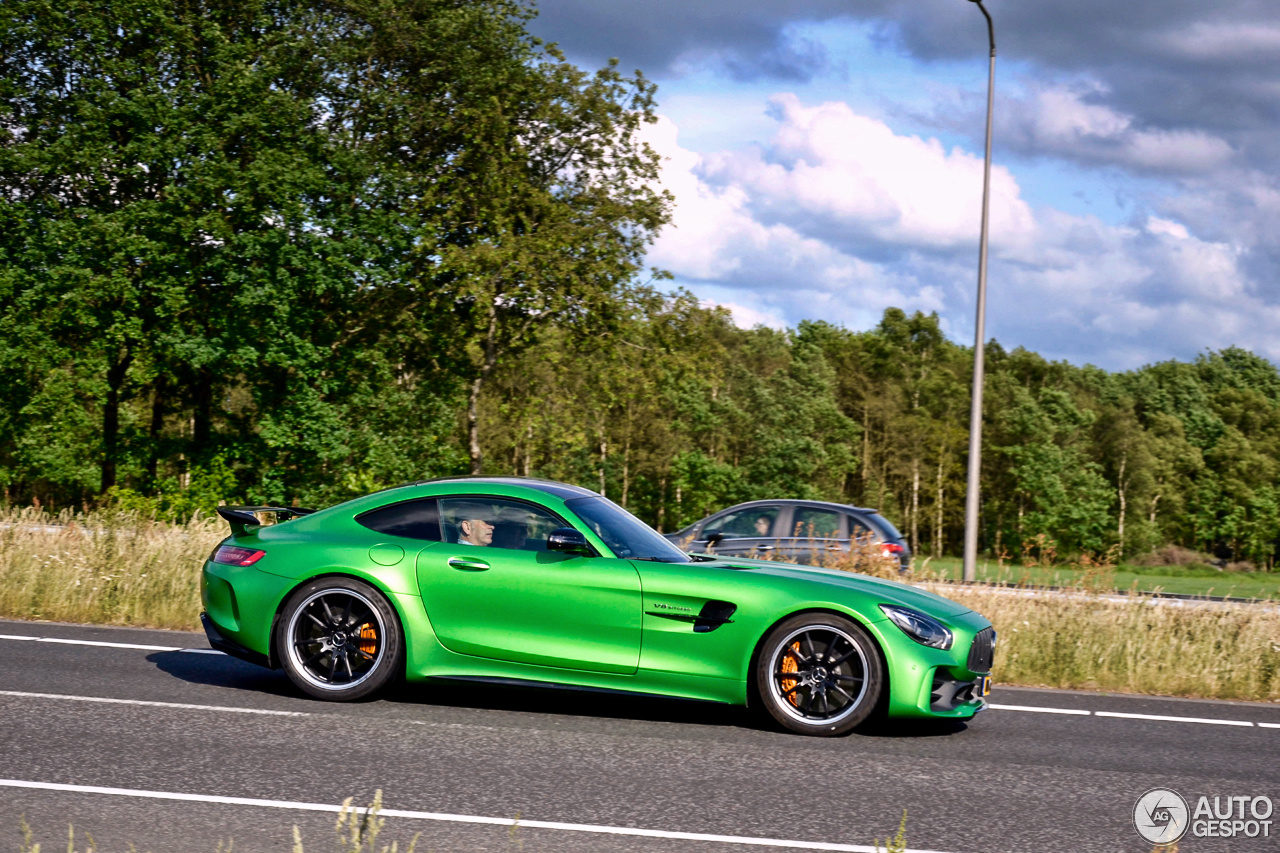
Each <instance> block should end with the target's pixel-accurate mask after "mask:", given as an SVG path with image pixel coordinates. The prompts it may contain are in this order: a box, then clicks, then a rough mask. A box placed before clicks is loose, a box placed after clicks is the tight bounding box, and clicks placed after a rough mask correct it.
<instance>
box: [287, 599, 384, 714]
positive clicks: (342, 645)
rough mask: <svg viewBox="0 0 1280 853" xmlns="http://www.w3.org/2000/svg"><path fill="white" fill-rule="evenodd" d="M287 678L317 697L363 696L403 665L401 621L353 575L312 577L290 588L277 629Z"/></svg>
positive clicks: (346, 699)
mask: <svg viewBox="0 0 1280 853" xmlns="http://www.w3.org/2000/svg"><path fill="white" fill-rule="evenodd" d="M276 632H277V634H276V649H277V654H278V657H279V659H280V662H281V663H282V664H283V666H284V670H285V672H286V673H288V675H289V679H290V680H291V681H292V682H293V683H294V684H296V685H297V686H298V688H299V689H301V690H303V691H305V692H306V693H309V694H311V695H312V696H315V697H317V698H319V699H328V700H331V701H334V702H344V701H348V700H351V699H359V698H361V697H363V696H368V695H369V694H371V693H373V692H374V691H376V690H378V689H379V688H381V687H382V686H383V685H385V684H386V683H387V682H388V681H390V680H392V679H393V678H394V677H395V676H396V675H397V674H398V673H399V672H400V669H401V668H402V663H401V661H402V660H403V658H404V644H403V642H402V641H401V634H400V620H399V619H398V618H397V617H396V612H395V610H394V609H393V608H392V607H391V605H390V604H388V603H387V600H386V599H385V598H383V597H382V595H381V594H380V593H379V592H378V591H377V590H375V589H374V588H373V587H371V586H369V585H368V584H366V583H364V582H362V581H358V580H355V579H354V578H345V577H329V578H320V579H318V580H314V581H312V582H311V583H309V584H307V585H306V586H303V587H302V588H300V589H299V590H298V591H297V592H295V593H294V594H293V595H292V596H291V597H290V599H289V602H288V604H286V605H285V608H284V612H283V613H282V614H281V617H280V621H279V623H277V628H276Z"/></svg>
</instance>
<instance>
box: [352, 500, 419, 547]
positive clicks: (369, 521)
mask: <svg viewBox="0 0 1280 853" xmlns="http://www.w3.org/2000/svg"><path fill="white" fill-rule="evenodd" d="M356 521H358V522H359V523H361V524H363V525H364V526H365V527H367V528H369V529H370V530H376V531H378V532H379V533H386V534H388V535H389V536H403V537H405V538H406V539H425V540H427V541H428V542H439V541H440V510H439V507H438V506H437V505H436V501H435V499H434V498H428V499H424V500H416V501H403V502H401V503H397V504H391V505H390V506H384V507H379V508H378V509H373V510H369V511H368V512H365V513H361V514H360V515H358V516H356Z"/></svg>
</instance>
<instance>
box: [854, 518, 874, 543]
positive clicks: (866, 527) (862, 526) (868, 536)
mask: <svg viewBox="0 0 1280 853" xmlns="http://www.w3.org/2000/svg"><path fill="white" fill-rule="evenodd" d="M847 523H848V525H849V538H850V539H853V540H854V541H857V542H871V541H873V540H875V538H876V530H875V528H874V527H872V526H871V525H870V524H867V523H866V522H865V521H863V520H862V519H861V518H859V517H858V516H856V515H851V516H849V518H848V519H847Z"/></svg>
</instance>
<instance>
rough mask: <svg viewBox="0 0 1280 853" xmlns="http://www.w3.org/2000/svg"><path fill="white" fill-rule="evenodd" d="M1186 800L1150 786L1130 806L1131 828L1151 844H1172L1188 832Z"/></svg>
mask: <svg viewBox="0 0 1280 853" xmlns="http://www.w3.org/2000/svg"><path fill="white" fill-rule="evenodd" d="M1189 817H1190V814H1189V811H1188V809H1187V801H1186V800H1184V799H1182V797H1180V796H1179V795H1178V794H1177V792H1176V791H1170V790H1169V789H1168V788H1152V789H1151V790H1150V791H1147V792H1146V793H1145V794H1143V795H1142V796H1141V797H1139V798H1138V804H1137V805H1135V806H1134V807H1133V828H1134V829H1136V830H1138V834H1139V835H1141V836H1142V837H1143V838H1145V839H1146V840H1147V841H1148V842H1149V843H1151V844H1172V843H1173V842H1175V841H1177V840H1178V839H1179V838H1181V837H1182V836H1183V835H1184V834H1185V833H1186V831H1187V824H1188V818H1189Z"/></svg>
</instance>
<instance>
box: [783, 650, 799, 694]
mask: <svg viewBox="0 0 1280 853" xmlns="http://www.w3.org/2000/svg"><path fill="white" fill-rule="evenodd" d="M787 651H788V652H789V654H787V655H785V656H783V658H782V671H783V672H799V671H800V664H799V662H798V658H799V657H800V641H799V640H796V641H795V642H794V643H792V644H791V648H790V649H788V650H787ZM799 681H800V679H798V678H784V679H782V692H783V693H786V696H787V701H788V702H790V703H791V704H792V705H795V706H796V707H797V708H799V707H800V700H799V699H797V698H796V694H795V693H787V691H788V690H790V689H791V688H793V687H795V686H796V684H798V683H799Z"/></svg>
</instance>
